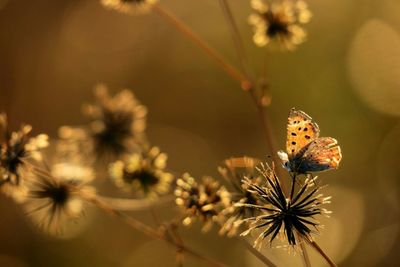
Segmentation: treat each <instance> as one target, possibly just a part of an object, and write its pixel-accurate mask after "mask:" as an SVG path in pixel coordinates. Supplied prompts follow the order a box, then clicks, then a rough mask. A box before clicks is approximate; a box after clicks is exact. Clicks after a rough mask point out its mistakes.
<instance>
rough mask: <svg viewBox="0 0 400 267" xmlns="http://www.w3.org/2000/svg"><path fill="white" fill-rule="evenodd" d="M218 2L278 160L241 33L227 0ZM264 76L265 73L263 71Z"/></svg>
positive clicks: (280, 174) (270, 145) (262, 125)
mask: <svg viewBox="0 0 400 267" xmlns="http://www.w3.org/2000/svg"><path fill="white" fill-rule="evenodd" d="M220 4H221V8H222V10H223V12H224V14H225V18H226V20H227V21H228V24H229V26H230V29H231V34H232V38H233V40H234V43H235V48H236V53H237V55H238V57H239V59H240V62H241V64H242V69H243V71H244V73H245V74H246V79H247V80H248V81H249V82H250V83H249V85H251V86H250V87H248V90H247V91H248V92H249V94H250V96H251V99H252V100H253V102H254V104H255V106H256V108H257V112H258V117H259V118H260V121H261V127H262V131H263V133H264V136H265V141H266V143H267V146H268V148H269V149H270V151H271V153H272V159H273V161H274V162H279V161H280V160H279V158H278V157H277V155H276V152H277V151H278V149H277V145H276V141H275V139H274V137H273V136H274V135H273V131H272V127H271V123H270V121H269V118H268V116H267V114H266V112H265V108H264V105H263V102H262V100H261V98H260V97H259V95H258V94H257V91H256V89H257V88H256V87H255V85H256V82H255V80H254V78H253V77H252V75H251V72H250V68H249V65H248V59H247V55H246V53H245V50H244V45H243V38H242V37H241V34H240V32H239V29H238V27H237V24H236V21H235V18H234V16H233V14H232V12H231V10H230V7H229V4H228V1H227V0H220ZM265 76H266V73H265ZM265 79H266V78H265ZM277 172H278V175H279V176H280V177H282V173H281V169H280V168H278V169H277ZM282 187H283V189H285V188H286V187H285V182H284V181H283V180H282Z"/></svg>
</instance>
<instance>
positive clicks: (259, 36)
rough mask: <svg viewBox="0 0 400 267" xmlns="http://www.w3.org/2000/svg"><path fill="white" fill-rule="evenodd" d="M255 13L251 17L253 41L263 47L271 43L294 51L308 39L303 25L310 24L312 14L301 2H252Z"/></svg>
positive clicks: (255, 0) (262, 0)
mask: <svg viewBox="0 0 400 267" xmlns="http://www.w3.org/2000/svg"><path fill="white" fill-rule="evenodd" d="M251 6H252V8H253V9H254V11H255V13H253V14H251V15H250V17H249V23H250V25H251V26H253V30H254V36H253V40H254V42H255V44H256V45H258V46H260V47H262V46H265V45H267V44H270V43H271V42H275V43H277V44H278V46H279V48H281V49H282V50H293V49H295V48H296V46H297V45H299V44H301V43H302V42H304V41H305V39H306V32H305V30H304V29H303V27H302V24H305V23H308V22H309V20H310V18H311V12H310V11H309V10H308V7H307V4H306V3H305V2H303V1H301V0H282V1H278V0H271V1H268V2H267V1H264V0H252V1H251Z"/></svg>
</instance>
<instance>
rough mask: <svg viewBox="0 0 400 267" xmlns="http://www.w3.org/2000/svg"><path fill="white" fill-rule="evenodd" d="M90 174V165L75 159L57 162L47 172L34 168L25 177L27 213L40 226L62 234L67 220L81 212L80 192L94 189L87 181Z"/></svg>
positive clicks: (78, 215) (91, 177)
mask: <svg viewBox="0 0 400 267" xmlns="http://www.w3.org/2000/svg"><path fill="white" fill-rule="evenodd" d="M93 178H94V176H93V171H92V169H91V168H88V167H85V166H82V165H79V164H75V163H68V162H64V163H57V164H55V165H53V166H52V169H51V172H50V173H47V172H46V171H44V170H42V171H40V172H38V171H37V169H36V172H35V173H32V175H31V177H30V179H29V180H28V185H29V186H28V187H29V192H28V199H27V201H26V203H25V209H26V212H27V214H28V216H29V217H30V218H31V219H32V221H33V222H34V223H35V224H36V225H37V226H38V227H39V228H40V229H41V230H43V231H45V232H47V233H49V234H53V235H61V234H63V232H64V230H65V229H66V227H67V226H68V224H70V223H71V222H74V223H75V222H76V220H77V219H78V218H79V217H80V216H81V215H82V214H83V212H84V205H85V200H84V197H83V195H86V196H89V195H94V194H95V189H94V188H93V187H91V186H89V185H87V184H88V183H89V182H90V181H92V180H93Z"/></svg>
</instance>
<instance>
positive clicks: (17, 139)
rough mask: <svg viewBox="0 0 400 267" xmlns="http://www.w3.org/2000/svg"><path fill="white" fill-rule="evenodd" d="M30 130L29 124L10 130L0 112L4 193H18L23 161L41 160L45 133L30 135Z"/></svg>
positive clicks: (0, 178) (0, 184)
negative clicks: (13, 130) (16, 129)
mask: <svg viewBox="0 0 400 267" xmlns="http://www.w3.org/2000/svg"><path fill="white" fill-rule="evenodd" d="M31 130H32V127H31V126H30V125H23V126H21V128H20V130H19V131H17V132H10V131H9V129H8V122H7V117H6V115H5V114H0V187H1V189H2V191H3V192H5V193H6V194H9V195H13V194H14V191H15V193H17V194H19V193H20V191H21V190H22V188H18V187H19V186H20V185H21V177H22V174H23V167H24V166H25V162H26V161H28V160H31V159H33V160H41V159H42V157H41V153H40V149H42V148H45V147H47V146H48V137H47V135H45V134H40V135H38V136H36V137H30V132H31Z"/></svg>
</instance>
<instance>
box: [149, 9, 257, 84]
mask: <svg viewBox="0 0 400 267" xmlns="http://www.w3.org/2000/svg"><path fill="white" fill-rule="evenodd" d="M153 9H154V11H155V12H156V13H157V14H158V15H160V16H161V17H162V18H163V19H165V20H166V21H167V22H168V23H170V24H171V25H172V26H174V27H175V28H176V29H177V30H179V31H180V32H181V33H183V34H184V35H185V36H186V37H188V38H189V40H191V41H192V42H193V43H194V44H196V45H197V46H198V47H199V48H201V49H202V50H203V51H204V52H205V53H206V54H207V55H208V56H209V57H210V58H212V59H214V60H215V61H216V62H217V63H218V65H220V67H221V68H222V69H223V70H224V71H225V72H226V73H227V74H228V75H229V76H231V77H232V78H233V79H234V80H236V81H238V82H239V83H240V85H241V86H242V88H243V89H245V90H247V89H248V88H249V87H250V86H251V85H250V82H249V81H248V80H247V79H246V78H245V77H244V76H243V75H242V74H241V73H240V72H239V71H238V70H237V69H236V68H235V67H233V66H232V65H231V64H230V63H228V61H227V60H226V59H225V58H224V57H223V56H222V55H221V54H219V53H218V52H217V51H216V50H215V49H213V48H212V47H211V46H209V45H208V44H207V43H206V42H205V41H204V40H203V39H202V38H200V37H199V36H198V35H197V34H196V33H195V32H193V30H192V29H190V28H189V27H188V26H187V25H186V24H185V23H183V22H182V21H181V20H179V19H178V18H177V17H176V16H175V15H173V14H172V13H171V12H170V11H168V10H167V9H166V8H164V7H162V6H161V5H160V4H157V5H155V6H154V7H153Z"/></svg>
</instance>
